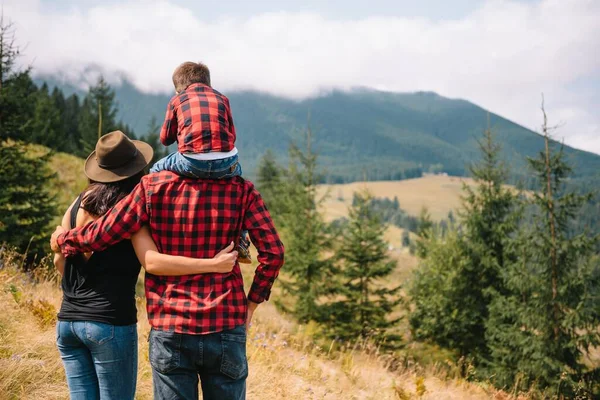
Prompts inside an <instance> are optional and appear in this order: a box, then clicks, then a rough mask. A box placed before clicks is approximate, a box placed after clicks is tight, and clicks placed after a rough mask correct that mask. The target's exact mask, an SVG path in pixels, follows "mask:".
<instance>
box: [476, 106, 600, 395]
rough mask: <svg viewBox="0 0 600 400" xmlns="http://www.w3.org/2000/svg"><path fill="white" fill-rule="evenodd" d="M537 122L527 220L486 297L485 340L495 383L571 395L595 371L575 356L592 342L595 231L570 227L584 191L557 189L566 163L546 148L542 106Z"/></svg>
mask: <svg viewBox="0 0 600 400" xmlns="http://www.w3.org/2000/svg"><path fill="white" fill-rule="evenodd" d="M542 110H543V106H542ZM542 129H543V134H544V139H545V149H544V150H543V151H542V152H540V155H539V156H538V157H537V158H535V159H530V160H529V162H530V165H531V168H532V170H533V171H534V173H535V176H536V178H537V182H538V185H537V190H536V192H535V193H534V194H533V196H532V197H531V206H532V213H533V220H532V225H531V226H526V227H523V228H522V230H521V232H520V233H519V235H518V236H517V237H516V238H515V240H514V241H513V243H512V246H514V248H515V251H516V254H517V255H518V259H516V260H514V261H512V262H509V263H507V269H506V271H504V273H503V275H502V277H503V280H504V284H505V285H506V288H507V290H508V293H507V294H506V295H501V294H500V295H497V296H495V297H494V301H493V303H492V305H491V308H490V309H491V315H490V319H489V322H488V329H487V340H488V343H489V346H490V348H491V355H492V364H491V372H492V374H493V376H494V380H495V381H496V383H497V384H498V385H499V386H506V387H516V388H517V389H522V390H527V389H529V388H531V387H534V386H537V387H538V388H540V389H542V390H543V391H544V393H545V396H548V397H559V398H564V397H566V398H573V397H574V396H575V391H576V387H577V385H578V384H579V382H582V381H586V376H587V381H588V382H589V384H590V386H591V382H592V381H593V380H595V382H596V385H598V382H600V379H598V378H600V371H599V370H596V372H595V373H594V372H592V371H587V368H586V366H585V365H584V362H583V359H582V358H583V355H584V354H585V353H586V352H587V351H588V350H589V349H590V348H591V347H593V346H598V345H599V344H600V331H598V325H599V324H600V308H599V307H598V299H599V298H600V297H599V296H600V268H599V265H598V259H597V257H595V255H594V253H595V245H597V243H598V237H597V236H596V237H591V236H589V235H588V234H587V233H586V232H578V233H576V234H573V233H572V232H570V229H569V226H570V222H571V221H573V219H574V218H575V217H576V215H577V211H578V210H579V208H580V207H581V206H582V205H583V204H585V203H586V202H587V201H588V199H589V198H590V196H589V195H578V194H575V193H569V192H566V191H565V190H564V186H565V181H566V180H567V179H568V177H569V175H570V173H571V168H570V166H569V165H568V164H567V163H566V162H565V155H564V153H563V148H562V146H561V147H560V148H559V149H558V150H556V149H554V146H555V144H554V143H552V142H551V140H550V135H549V128H548V126H547V120H546V114H545V112H544V123H543V125H542ZM594 374H595V377H594ZM590 386H588V388H590ZM591 390H593V389H591ZM595 390H596V391H598V390H600V387H598V386H596V389H595ZM596 394H597V395H598V394H600V393H598V392H596Z"/></svg>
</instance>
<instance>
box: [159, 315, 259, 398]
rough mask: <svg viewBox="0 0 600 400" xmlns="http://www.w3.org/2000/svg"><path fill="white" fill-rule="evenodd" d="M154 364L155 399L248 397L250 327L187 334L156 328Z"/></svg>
mask: <svg viewBox="0 0 600 400" xmlns="http://www.w3.org/2000/svg"><path fill="white" fill-rule="evenodd" d="M150 364H151V365H152V381H153V383H154V399H155V400H171V399H178V400H197V399H198V378H200V382H201V384H202V398H203V399H204V400H244V399H245V398H246V378H247V376H248V360H247V358H246V327H245V326H244V325H242V326H238V327H237V328H234V329H231V330H227V331H223V332H217V333H211V334H208V335H187V334H182V333H174V332H165V331H157V330H154V329H153V330H152V331H151V332H150Z"/></svg>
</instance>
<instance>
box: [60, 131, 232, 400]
mask: <svg viewBox="0 0 600 400" xmlns="http://www.w3.org/2000/svg"><path fill="white" fill-rule="evenodd" d="M152 155H153V151H152V148H151V147H150V146H149V145H148V144H146V143H144V142H141V141H137V140H129V138H127V136H125V135H124V134H123V133H122V132H120V131H115V132H111V133H109V134H106V135H104V136H103V137H101V138H100V139H99V140H98V143H97V144H96V150H95V151H93V152H92V153H91V154H90V156H89V157H88V159H87V160H86V162H85V168H84V171H85V174H86V175H87V177H88V178H89V186H88V187H87V189H86V190H85V191H84V192H83V193H82V194H81V195H79V197H77V199H76V200H75V201H74V202H73V204H71V206H70V207H69V209H68V210H67V212H66V213H65V215H64V217H63V220H62V226H63V228H65V229H67V230H68V229H72V228H74V227H79V226H83V225H85V224H87V223H89V222H91V221H94V220H95V219H97V218H99V217H101V216H102V215H104V214H105V213H106V212H107V211H108V210H110V209H111V208H112V207H113V206H114V205H115V204H116V203H117V202H118V201H119V200H120V199H122V198H123V197H125V196H126V195H127V194H128V193H130V192H131V190H133V188H134V187H135V186H136V185H137V184H138V183H139V181H140V179H141V177H142V176H143V175H144V171H145V170H146V168H147V166H148V164H149V163H150V161H151V160H152ZM232 249H233V243H232V244H231V245H230V246H229V247H228V248H226V249H224V250H223V251H222V252H220V253H219V254H217V255H216V256H215V257H214V258H213V259H192V258H186V257H177V256H169V255H166V254H160V253H159V252H158V250H157V248H156V245H155V244H154V241H153V240H152V237H151V236H150V231H149V230H148V229H147V228H145V229H142V230H140V231H139V232H137V233H136V234H135V235H134V236H133V237H132V238H131V241H129V240H126V241H122V242H120V243H118V244H116V245H114V246H112V247H110V248H108V249H107V250H105V251H101V252H94V253H92V254H81V255H79V256H76V257H70V258H68V259H65V258H64V257H63V256H62V255H61V254H56V255H55V257H54V264H55V265H56V267H57V269H58V270H59V271H60V273H61V274H62V289H63V300H62V305H61V308H60V312H59V314H58V324H57V329H56V330H57V346H58V349H59V351H60V354H61V358H62V360H63V364H64V367H65V372H66V375H67V382H68V385H69V390H70V394H71V399H76V400H78V399H85V400H93V399H101V400H112V399H118V400H127V399H133V398H134V393H135V387H136V378H137V329H136V323H137V317H136V314H137V310H136V305H135V285H136V282H137V278H138V275H139V272H140V261H141V264H142V265H143V266H144V268H145V269H146V272H147V273H152V274H154V275H171V276H173V275H189V274H201V273H225V272H230V271H231V270H232V269H233V266H234V264H235V260H236V258H237V252H235V251H234V252H232V251H231V250H232Z"/></svg>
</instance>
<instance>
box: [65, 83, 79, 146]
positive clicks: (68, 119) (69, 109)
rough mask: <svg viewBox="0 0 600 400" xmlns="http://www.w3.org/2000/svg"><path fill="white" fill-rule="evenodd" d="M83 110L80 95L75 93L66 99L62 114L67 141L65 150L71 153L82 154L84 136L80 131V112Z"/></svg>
mask: <svg viewBox="0 0 600 400" xmlns="http://www.w3.org/2000/svg"><path fill="white" fill-rule="evenodd" d="M80 112H81V104H80V101H79V96H77V94H75V93H73V94H72V95H71V96H69V97H67V98H66V99H65V107H64V111H63V113H62V114H61V115H62V116H61V119H62V121H63V132H64V134H65V137H66V138H67V139H66V143H65V151H66V152H68V153H71V154H82V152H83V148H82V144H83V141H82V138H81V132H80V131H79V114H80Z"/></svg>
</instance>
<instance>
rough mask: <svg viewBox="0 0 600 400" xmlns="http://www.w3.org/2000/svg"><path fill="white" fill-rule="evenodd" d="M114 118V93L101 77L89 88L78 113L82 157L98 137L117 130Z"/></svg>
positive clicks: (115, 111)
mask: <svg viewBox="0 0 600 400" xmlns="http://www.w3.org/2000/svg"><path fill="white" fill-rule="evenodd" d="M116 117H117V108H116V104H115V92H114V91H113V90H112V89H111V87H110V86H109V85H108V83H107V82H106V81H105V80H104V77H102V76H101V77H100V78H98V82H97V83H96V85H94V86H92V87H90V89H89V91H88V93H87V95H86V97H85V99H84V100H83V104H82V106H81V110H80V112H79V126H78V128H79V134H80V135H81V149H82V153H81V155H82V156H87V155H88V154H89V153H90V152H91V151H92V150H94V148H95V147H96V142H97V141H98V139H99V137H100V136H102V135H104V134H106V133H108V132H111V131H114V130H116V129H118V128H119V126H118V125H117V120H116ZM125 133H126V132H125Z"/></svg>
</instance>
